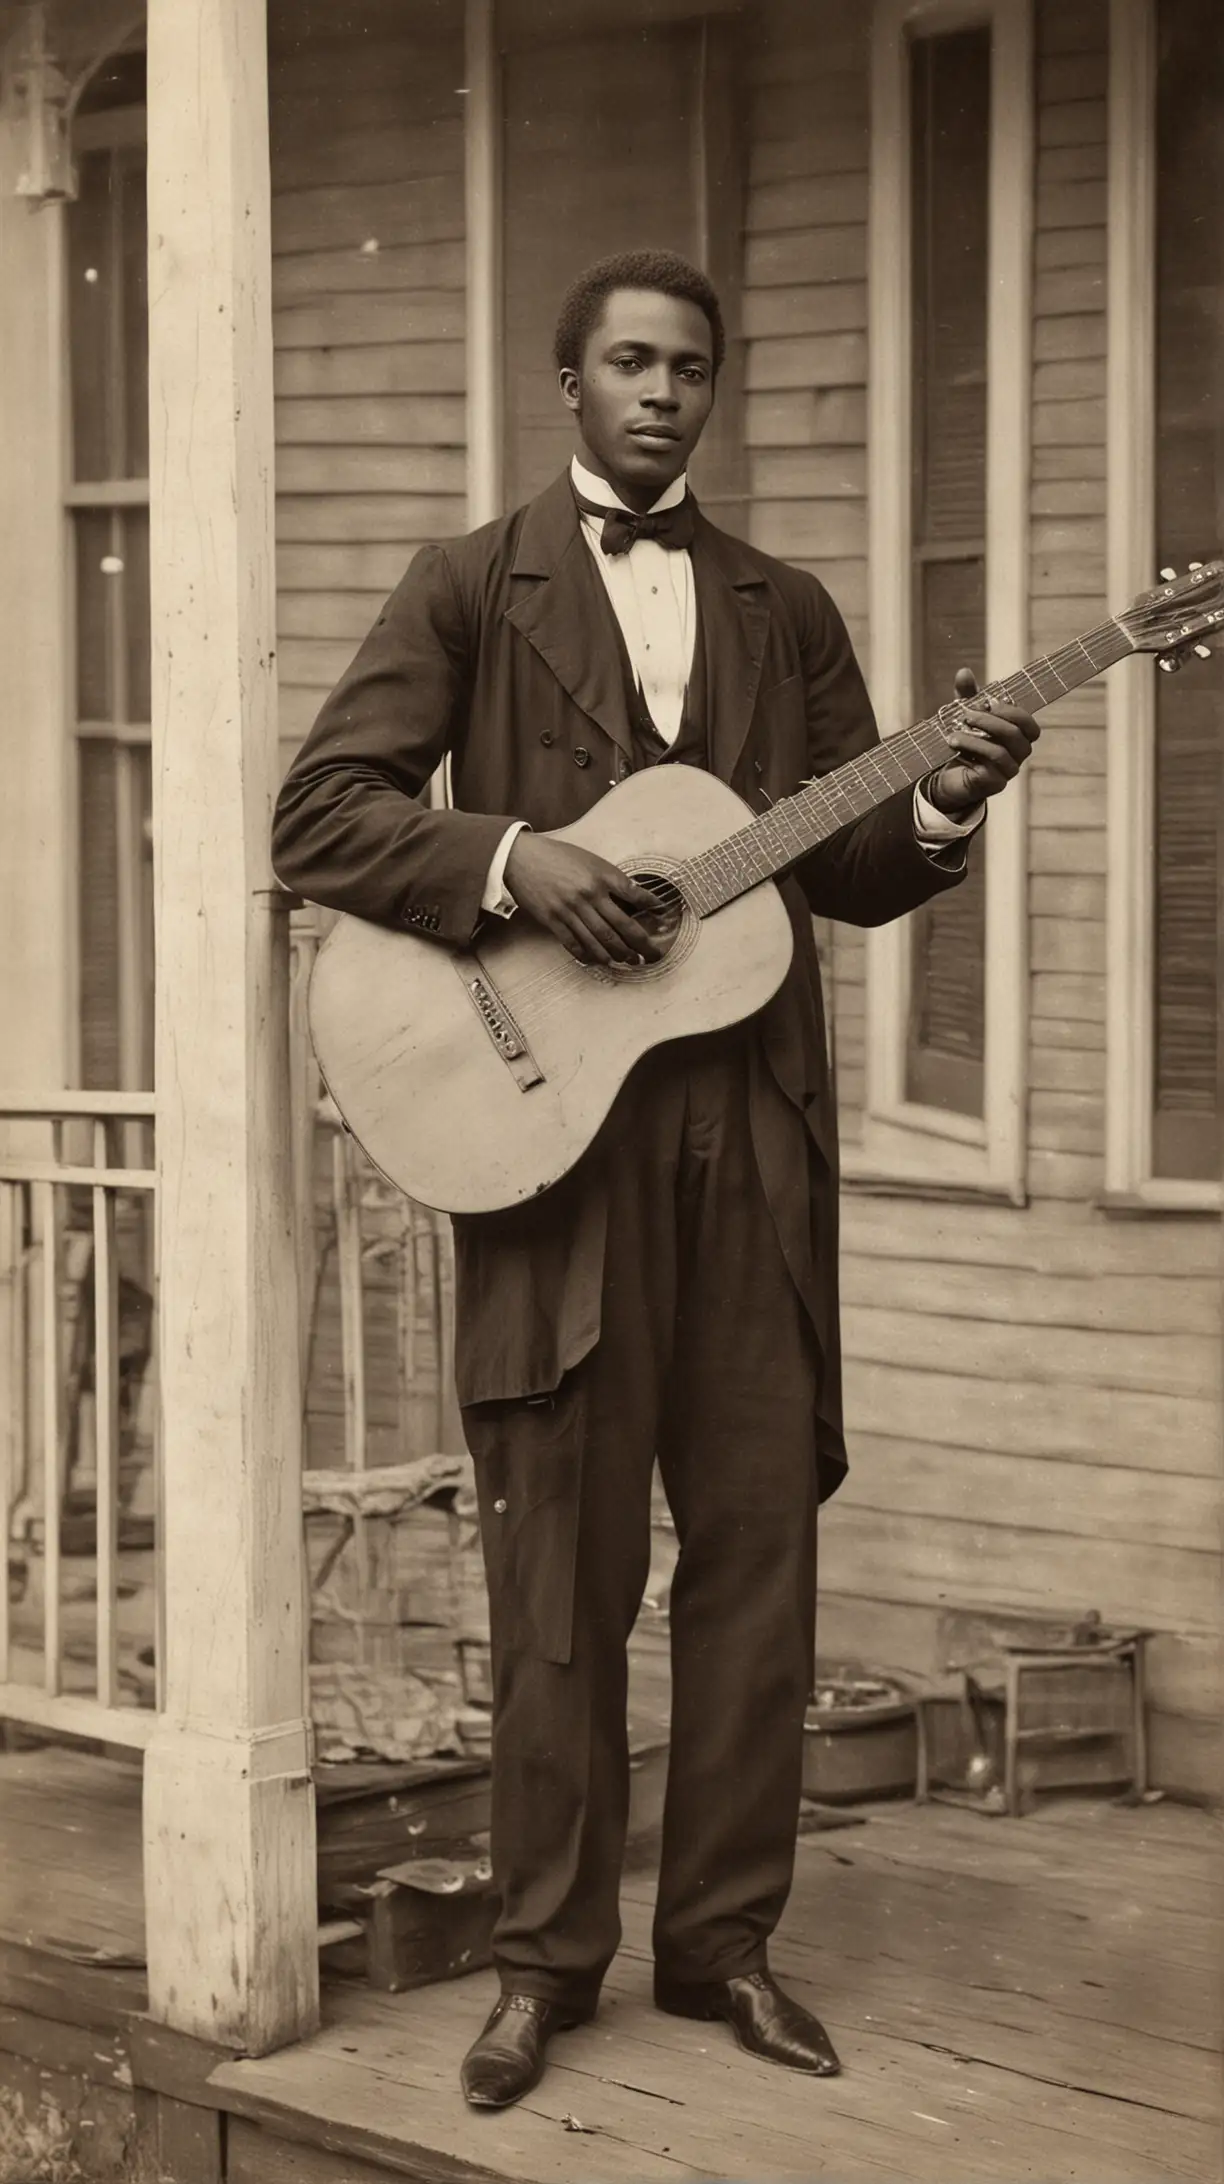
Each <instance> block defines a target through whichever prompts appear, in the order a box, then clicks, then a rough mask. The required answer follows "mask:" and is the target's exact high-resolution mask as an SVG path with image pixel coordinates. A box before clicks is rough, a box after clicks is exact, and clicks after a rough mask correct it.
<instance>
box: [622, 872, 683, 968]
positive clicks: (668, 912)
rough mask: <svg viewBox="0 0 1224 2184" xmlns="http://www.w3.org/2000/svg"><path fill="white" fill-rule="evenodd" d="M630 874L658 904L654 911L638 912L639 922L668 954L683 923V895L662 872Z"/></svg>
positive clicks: (665, 953) (673, 882) (678, 935)
mask: <svg viewBox="0 0 1224 2184" xmlns="http://www.w3.org/2000/svg"><path fill="white" fill-rule="evenodd" d="M633 877H634V879H635V880H636V881H637V883H638V886H639V887H644V888H645V889H646V891H647V893H648V894H650V895H653V896H654V898H655V901H656V903H657V904H658V908H657V910H654V911H641V910H639V911H637V912H636V913H635V915H636V917H637V919H638V923H639V924H641V925H644V926H645V928H646V930H647V932H648V933H649V934H650V935H651V937H652V939H653V940H654V941H656V943H657V944H658V945H659V946H660V947H661V948H662V950H663V953H664V955H670V953H671V951H672V949H673V948H674V947H675V945H676V942H677V940H678V939H679V937H680V931H681V927H682V926H683V924H684V897H683V895H682V894H681V893H680V890H679V888H678V887H677V886H676V884H675V881H674V880H669V879H668V878H667V877H666V875H665V874H663V873H661V872H635V873H634V875H633Z"/></svg>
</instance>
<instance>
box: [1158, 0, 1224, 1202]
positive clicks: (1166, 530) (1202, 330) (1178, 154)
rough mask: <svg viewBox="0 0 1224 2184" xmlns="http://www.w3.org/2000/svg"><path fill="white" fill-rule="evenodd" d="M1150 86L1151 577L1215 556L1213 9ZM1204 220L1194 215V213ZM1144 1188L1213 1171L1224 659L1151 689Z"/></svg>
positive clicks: (1222, 119) (1221, 469) (1219, 430)
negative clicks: (1154, 155) (1148, 1181)
mask: <svg viewBox="0 0 1224 2184" xmlns="http://www.w3.org/2000/svg"><path fill="white" fill-rule="evenodd" d="M1159 38H1160V66H1159V75H1158V88H1157V150H1158V164H1157V337H1156V377H1157V405H1156V416H1157V450H1158V459H1157V465H1156V479H1157V511H1156V513H1157V535H1158V539H1159V556H1158V558H1159V562H1160V564H1161V566H1165V565H1168V564H1172V565H1173V566H1174V567H1176V568H1178V569H1184V568H1185V566H1186V563H1187V561H1190V560H1195V561H1205V560H1207V559H1209V558H1211V557H1213V556H1214V555H1216V554H1218V553H1220V552H1221V550H1222V549H1224V505H1222V502H1224V462H1222V461H1221V442H1222V440H1224V247H1222V244H1221V233H1220V223H1219V220H1218V219H1217V218H1216V217H1215V216H1214V208H1217V207H1218V206H1219V204H1220V202H1221V198H1222V196H1224V46H1222V45H1221V41H1220V37H1219V19H1218V9H1217V7H1216V5H1215V0H1161V6H1160V10H1159ZM1209 207H1210V208H1212V211H1211V213H1208V210H1207V208H1209ZM1156 683H1157V729H1156V932H1155V942H1156V949H1155V971H1156V978H1155V993H1154V1017H1155V1083H1154V1087H1153V1091H1154V1097H1155V1114H1154V1129H1153V1156H1154V1158H1153V1165H1154V1168H1155V1172H1156V1173H1157V1174H1158V1175H1168V1176H1204V1177H1216V1176H1218V1175H1219V1172H1220V1162H1221V1129H1220V1113H1219V1109H1220V1060H1219V1041H1220V977H1221V970H1222V968H1224V965H1222V964H1221V950H1220V933H1219V900H1220V880H1221V869H1220V825H1221V796H1220V768H1221V759H1222V756H1224V748H1222V726H1221V724H1222V722H1224V659H1221V657H1220V655H1219V654H1218V653H1217V654H1215V655H1213V657H1212V659H1211V660H1210V661H1209V662H1202V661H1197V660H1196V661H1194V662H1193V663H1192V665H1191V666H1190V667H1188V668H1187V669H1186V671H1185V673H1184V674H1183V675H1180V676H1176V677H1172V676H1167V675H1159V676H1157V678H1156Z"/></svg>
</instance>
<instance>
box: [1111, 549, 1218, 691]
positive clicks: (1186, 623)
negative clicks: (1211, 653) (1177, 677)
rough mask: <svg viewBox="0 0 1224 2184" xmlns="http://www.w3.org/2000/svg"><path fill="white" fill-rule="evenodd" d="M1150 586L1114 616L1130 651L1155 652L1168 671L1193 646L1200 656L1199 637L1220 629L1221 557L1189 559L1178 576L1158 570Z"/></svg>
mask: <svg viewBox="0 0 1224 2184" xmlns="http://www.w3.org/2000/svg"><path fill="white" fill-rule="evenodd" d="M1160 575H1161V582H1160V583H1159V584H1158V585H1156V586H1155V587H1154V588H1153V590H1151V591H1145V592H1139V593H1138V594H1137V595H1136V597H1135V598H1134V599H1132V601H1131V603H1130V605H1129V607H1127V608H1126V609H1125V611H1124V612H1123V613H1121V614H1119V615H1117V616H1116V617H1115V619H1116V620H1117V622H1118V623H1119V624H1120V625H1121V627H1122V628H1123V629H1124V630H1125V632H1126V635H1127V636H1128V637H1129V639H1130V641H1131V644H1132V645H1133V646H1134V648H1135V651H1136V652H1155V653H1157V654H1158V655H1159V659H1160V665H1161V666H1162V667H1163V668H1165V669H1166V670H1167V671H1168V672H1169V673H1170V674H1173V673H1175V672H1176V670H1177V669H1178V668H1179V667H1180V666H1181V663H1182V658H1183V657H1184V655H1185V653H1186V651H1187V650H1188V649H1189V647H1191V646H1193V648H1194V650H1195V651H1196V652H1197V653H1198V655H1199V657H1200V659H1206V658H1207V655H1208V650H1209V648H1208V646H1207V644H1206V643H1205V642H1204V640H1205V639H1206V638H1208V637H1216V636H1219V635H1220V634H1221V633H1224V561H1192V562H1191V563H1190V566H1189V568H1188V569H1187V571H1186V573H1185V575H1184V576H1178V575H1176V574H1175V573H1174V571H1173V570H1172V569H1162V570H1161V572H1160Z"/></svg>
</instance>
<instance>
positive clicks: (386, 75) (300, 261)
mask: <svg viewBox="0 0 1224 2184" xmlns="http://www.w3.org/2000/svg"><path fill="white" fill-rule="evenodd" d="M459 15H460V11H459V10H450V11H445V10H441V11H440V10H437V9H433V8H425V7H420V6H413V7H403V8H399V9H396V8H390V7H387V6H385V5H382V4H381V0H363V5H362V6H361V7H360V8H359V9H358V11H357V17H356V18H354V19H350V18H349V17H348V15H347V14H346V18H345V21H344V22H343V23H336V24H334V25H333V24H331V23H329V20H328V18H327V17H326V15H325V14H324V15H320V16H318V17H317V19H314V23H313V28H312V30H311V31H310V32H309V33H308V34H307V35H305V36H303V37H300V38H298V39H296V40H289V39H288V38H286V39H285V40H283V41H278V40H274V41H273V45H272V49H271V62H270V66H271V85H270V110H271V146H272V186H273V217H272V244H273V305H274V337H275V387H276V437H277V531H278V542H279V559H278V586H279V594H278V596H279V613H278V668H279V681H280V737H281V743H282V747H283V750H284V754H285V757H286V759H287V758H288V757H289V756H290V754H291V752H292V750H293V749H294V748H295V747H296V745H297V743H298V742H299V741H300V739H301V737H302V735H303V734H304V733H305V731H306V729H307V728H308V727H309V726H310V723H311V721H312V719H313V717H314V715H315V713H316V711H317V710H318V707H319V704H320V703H321V701H322V699H323V697H324V696H325V695H326V693H327V691H328V689H329V688H330V687H331V685H332V683H333V682H334V681H335V680H336V678H337V676H338V675H339V674H340V673H341V672H342V671H343V669H344V667H345V666H346V665H347V662H348V660H349V659H350V658H351V657H352V654H353V652H354V651H355V650H356V648H357V645H358V644H359V642H360V640H361V638H362V637H363V635H364V634H365V631H366V630H367V629H368V628H369V626H370V624H371V623H372V622H373V620H374V618H375V616H376V614H377V612H378V608H379V606H380V604H381V602H382V600H383V599H384V598H385V597H386V595H387V593H388V592H389V591H390V590H391V589H392V587H393V586H394V585H395V583H396V582H397V581H398V579H399V577H400V575H401V574H402V572H403V569H404V568H405V566H406V564H407V563H408V561H409V560H410V559H411V557H412V554H413V552H414V551H415V549H416V548H417V547H418V546H420V545H421V544H423V543H425V542H426V541H427V540H430V539H435V538H446V537H453V536H454V535H455V534H456V533H457V532H458V531H459V530H461V529H462V526H463V520H464V509H465V487H466V454H465V438H466V420H465V408H464V397H465V376H466V375H465V359H464V346H463V341H464V324H465V298H464V286H463V284H464V245H463V236H464V204H463V102H462V98H461V97H460V95H459V94H460V88H461V86H462V83H463V65H462V64H463V52H462V38H461V25H460V21H459ZM358 33H360V35H358Z"/></svg>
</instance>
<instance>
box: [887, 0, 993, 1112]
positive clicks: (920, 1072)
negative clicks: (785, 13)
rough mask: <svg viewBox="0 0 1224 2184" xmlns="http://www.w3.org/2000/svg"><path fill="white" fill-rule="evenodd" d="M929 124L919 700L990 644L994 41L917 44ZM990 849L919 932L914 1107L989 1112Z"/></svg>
mask: <svg viewBox="0 0 1224 2184" xmlns="http://www.w3.org/2000/svg"><path fill="white" fill-rule="evenodd" d="M911 99H912V115H913V235H912V262H913V357H914V420H913V425H914V480H913V492H914V502H913V507H914V520H913V538H914V546H915V569H914V632H913V635H914V646H913V652H914V696H915V702H916V705H917V706H918V708H919V709H920V710H921V711H922V712H923V713H928V712H933V711H934V710H935V709H936V707H937V706H939V705H941V704H943V703H944V701H945V700H946V699H947V698H949V697H951V695H952V685H953V677H954V676H955V673H956V670H957V668H959V667H978V668H980V663H981V661H982V658H983V654H984V651H985V640H986V602H985V589H986V560H985V530H986V320H987V290H986V275H987V224H988V206H989V155H990V34H989V32H988V31H984V30H974V31H967V32H957V33H955V34H952V35H949V36H946V37H937V38H925V39H920V40H917V41H916V42H915V45H914V48H913V57H912V75H911ZM984 849H985V844H984V843H983V842H979V843H978V844H977V845H976V846H975V848H974V850H973V853H972V861H971V869H970V874H969V877H968V879H967V880H966V881H965V882H964V883H963V884H962V885H961V886H960V887H959V888H957V889H956V890H955V892H953V893H951V894H948V895H941V896H939V897H938V898H937V899H936V900H935V901H934V902H932V903H929V904H928V905H927V906H926V907H925V908H924V909H923V910H921V911H920V912H919V913H918V914H917V916H916V917H915V919H914V920H913V940H912V954H911V972H910V992H911V1002H910V1020H909V1027H908V1047H907V1067H906V1096H907V1098H909V1099H911V1100H914V1101H917V1102H918V1103H920V1104H921V1105H923V1106H932V1107H943V1108H951V1109H953V1110H955V1111H956V1112H959V1113H962V1114H969V1115H980V1114H981V1112H982V1106H983V1062H984V1055H985V906H986V885H985V859H984V855H983V852H984Z"/></svg>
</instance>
